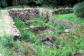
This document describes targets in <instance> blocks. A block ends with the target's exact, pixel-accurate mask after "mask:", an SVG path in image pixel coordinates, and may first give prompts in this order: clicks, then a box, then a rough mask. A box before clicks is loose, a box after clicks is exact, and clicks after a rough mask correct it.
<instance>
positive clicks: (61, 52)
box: [14, 18, 84, 56]
mask: <svg viewBox="0 0 84 56" xmlns="http://www.w3.org/2000/svg"><path fill="white" fill-rule="evenodd" d="M42 20H43V19H41V18H35V19H32V20H29V21H27V22H26V24H32V25H34V26H43V25H45V24H47V25H52V26H53V27H54V28H57V30H56V33H55V32H52V33H54V34H57V33H59V32H57V31H60V30H64V29H66V27H63V26H60V25H56V24H54V23H51V22H47V23H46V20H43V24H42V23H41V22H40V21H42ZM14 21H15V23H16V26H17V27H18V28H19V30H20V32H21V34H22V40H23V39H24V38H25V39H24V41H25V40H26V41H28V42H31V44H34V48H35V50H36V51H37V53H38V56H70V55H71V56H72V55H74V54H75V53H77V52H83V49H84V48H83V47H84V45H83V43H84V41H83V39H84V38H83V37H84V36H83V35H81V36H78V35H73V34H74V32H75V33H76V34H77V33H79V32H80V31H81V30H80V27H78V28H77V29H76V28H75V29H74V31H73V30H72V32H70V33H69V34H68V35H66V36H65V37H63V38H61V39H59V37H58V38H57V39H55V41H54V43H55V44H59V45H62V47H61V48H59V49H57V48H56V46H53V47H49V46H47V45H45V44H43V43H42V42H41V41H40V40H38V39H36V36H35V34H34V33H33V32H32V31H31V30H28V29H27V30H23V29H24V28H25V27H27V26H26V25H25V22H23V21H21V20H20V19H15V20H14ZM36 21H37V22H36ZM38 21H39V22H38ZM40 23H41V24H40ZM76 31H77V32H76ZM24 32H25V33H24ZM61 32H62V31H61ZM52 33H51V34H52Z"/></svg>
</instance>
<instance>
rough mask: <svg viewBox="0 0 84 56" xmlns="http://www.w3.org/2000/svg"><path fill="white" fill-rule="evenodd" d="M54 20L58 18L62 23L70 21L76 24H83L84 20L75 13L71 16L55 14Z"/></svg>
mask: <svg viewBox="0 0 84 56" xmlns="http://www.w3.org/2000/svg"><path fill="white" fill-rule="evenodd" d="M53 17H54V18H57V19H59V20H61V21H70V22H75V23H83V22H84V18H78V17H76V15H74V13H71V14H54V15H53Z"/></svg>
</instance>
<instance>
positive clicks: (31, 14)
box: [9, 9, 39, 21]
mask: <svg viewBox="0 0 84 56" xmlns="http://www.w3.org/2000/svg"><path fill="white" fill-rule="evenodd" d="M9 14H10V16H11V17H12V18H13V19H15V18H20V19H21V20H23V21H26V20H29V19H31V18H35V17H37V16H38V14H39V11H38V9H24V10H19V9H18V10H10V11H9Z"/></svg>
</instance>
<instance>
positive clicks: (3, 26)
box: [0, 10, 20, 36]
mask: <svg viewBox="0 0 84 56" xmlns="http://www.w3.org/2000/svg"><path fill="white" fill-rule="evenodd" d="M1 14H2V15H1V17H0V36H4V35H13V36H20V33H19V31H18V29H17V28H16V26H15V25H14V24H15V23H14V22H13V19H12V18H11V17H10V16H9V13H8V11H7V10H1Z"/></svg>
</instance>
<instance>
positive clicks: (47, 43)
mask: <svg viewBox="0 0 84 56" xmlns="http://www.w3.org/2000/svg"><path fill="white" fill-rule="evenodd" d="M44 43H45V44H46V45H48V46H50V47H52V46H53V43H51V42H50V41H45V42H44Z"/></svg>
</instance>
